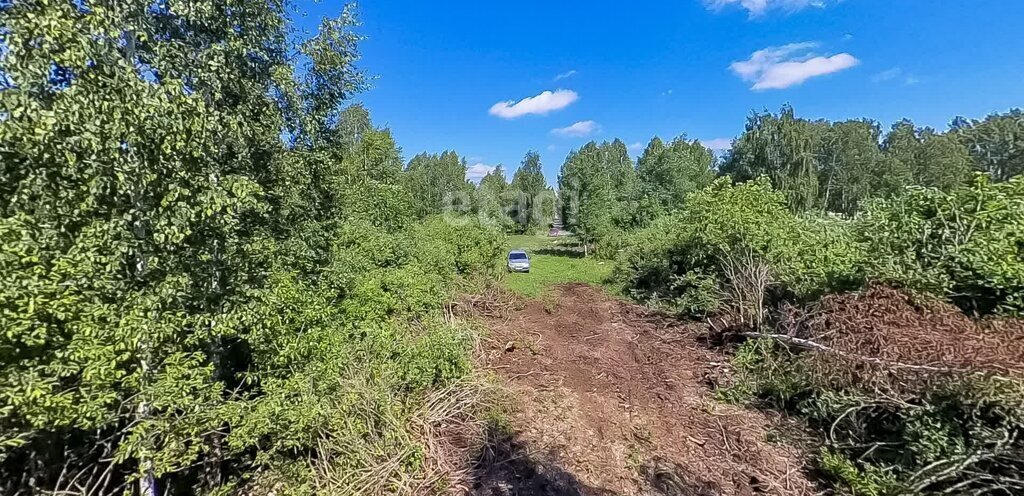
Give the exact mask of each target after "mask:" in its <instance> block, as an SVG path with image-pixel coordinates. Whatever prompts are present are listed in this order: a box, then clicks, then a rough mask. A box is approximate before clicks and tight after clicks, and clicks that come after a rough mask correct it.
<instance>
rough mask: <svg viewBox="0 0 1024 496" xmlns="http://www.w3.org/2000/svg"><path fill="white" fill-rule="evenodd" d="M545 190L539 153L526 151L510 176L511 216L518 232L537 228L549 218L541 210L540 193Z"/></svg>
mask: <svg viewBox="0 0 1024 496" xmlns="http://www.w3.org/2000/svg"><path fill="white" fill-rule="evenodd" d="M545 191H547V183H546V182H545V180H544V172H543V171H542V169H541V164H540V154H539V153H537V152H535V151H530V152H527V153H526V156H525V157H524V158H523V163H522V165H520V166H519V169H517V170H516V173H515V175H513V176H512V185H511V187H510V190H509V193H510V196H513V197H514V198H510V199H511V200H512V201H513V205H511V206H512V208H513V212H512V217H513V219H514V220H515V221H516V223H517V224H518V226H519V231H520V232H526V231H528V230H531V229H537V228H538V227H542V226H544V225H546V224H547V223H548V222H550V221H551V219H550V218H549V217H548V218H545V217H544V212H543V211H542V208H541V207H542V202H543V201H544V197H543V196H542V194H543V193H544V192H545Z"/></svg>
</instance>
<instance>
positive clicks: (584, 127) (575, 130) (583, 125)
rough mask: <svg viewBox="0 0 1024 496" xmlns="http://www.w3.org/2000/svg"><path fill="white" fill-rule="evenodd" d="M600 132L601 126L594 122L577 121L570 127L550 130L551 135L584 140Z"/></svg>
mask: <svg viewBox="0 0 1024 496" xmlns="http://www.w3.org/2000/svg"><path fill="white" fill-rule="evenodd" d="M600 131H601V125H600V124H598V123H596V122H594V121H579V122H577V123H575V124H573V125H571V126H566V127H560V128H557V129H552V130H551V134H553V135H555V136H561V137H563V138H584V137H587V136H590V135H592V134H594V133H598V132H600Z"/></svg>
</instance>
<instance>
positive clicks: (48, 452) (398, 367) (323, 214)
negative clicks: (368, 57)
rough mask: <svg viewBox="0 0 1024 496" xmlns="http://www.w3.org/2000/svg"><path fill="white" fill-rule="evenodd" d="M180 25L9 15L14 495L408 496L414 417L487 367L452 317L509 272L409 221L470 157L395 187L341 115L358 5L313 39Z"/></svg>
mask: <svg viewBox="0 0 1024 496" xmlns="http://www.w3.org/2000/svg"><path fill="white" fill-rule="evenodd" d="M179 7H180V6H173V5H169V4H163V3H157V4H133V5H124V2H110V1H97V2H88V4H87V5H85V4H70V3H54V2H21V1H18V2H8V3H7V4H5V5H4V6H3V7H2V8H0V26H2V27H0V31H2V33H3V38H4V43H3V44H4V49H3V50H0V73H2V74H3V77H4V79H5V88H4V90H3V91H2V92H0V114H2V115H3V118H2V119H0V142H2V143H3V145H2V146H0V240H2V244H0V246H2V248H0V282H2V287H0V328H2V329H3V331H4V332H3V333H2V334H0V492H4V493H11V494H20V493H36V492H64V491H76V492H82V493H93V494H113V493H135V492H138V493H144V494H148V493H149V492H150V491H152V492H153V493H154V494H156V493H163V492H164V490H165V488H166V487H172V488H173V490H174V491H175V492H181V493H186V492H187V493H197V494H200V493H220V494H224V493H228V492H237V493H245V494H253V493H262V492H276V493H291V494H311V493H313V492H316V491H323V492H326V493H331V494H336V493H339V492H341V493H343V492H346V491H347V492H350V493H356V492H359V491H360V489H361V487H359V486H353V485H351V484H350V485H342V486H337V487H334V486H331V485H330V484H329V483H327V482H325V481H330V480H337V477H338V476H340V477H341V478H342V479H345V480H359V479H358V477H355V475H354V474H361V473H365V472H367V471H372V470H373V469H374V467H375V465H374V464H385V463H392V462H395V463H397V466H398V467H400V468H399V469H397V470H398V471H397V472H388V473H386V474H381V477H380V478H379V479H380V480H379V481H377V482H375V483H380V484H382V486H383V487H391V485H395V484H397V482H396V481H400V480H408V479H409V478H410V477H415V476H416V473H417V471H418V470H420V469H421V468H422V464H423V447H422V446H420V445H419V444H418V441H417V439H416V437H415V436H414V435H413V431H412V429H413V426H412V425H411V423H410V415H411V413H410V412H412V411H414V410H416V409H417V408H418V407H419V402H420V401H421V399H422V397H423V395H424V394H426V393H427V392H428V391H430V390H432V389H435V388H439V387H444V386H446V385H449V384H452V383H454V382H456V381H458V380H459V379H461V378H462V377H463V376H464V375H465V374H466V372H467V371H468V369H469V361H468V350H469V345H470V341H469V338H468V335H467V334H466V332H465V331H463V330H461V329H457V328H453V327H452V326H451V325H450V324H448V323H446V322H445V321H444V319H443V312H442V307H443V304H444V302H445V301H446V300H447V299H448V298H449V296H450V293H451V291H452V285H453V284H455V283H456V281H457V279H458V278H460V277H471V276H473V275H475V274H486V273H491V274H493V272H494V271H495V270H496V268H497V267H498V266H499V265H498V264H499V263H500V258H501V243H502V239H501V237H500V235H498V233H496V232H495V231H494V230H491V229H485V228H484V227H482V226H480V225H479V223H477V222H475V221H473V220H466V221H463V220H461V219H459V218H457V217H450V218H447V219H439V218H436V219H435V218H431V219H426V220H424V221H423V222H420V223H416V222H415V220H416V219H417V217H426V216H427V214H430V213H437V212H440V211H441V208H442V207H443V206H445V205H444V204H443V203H442V202H443V200H444V199H445V194H446V193H448V192H460V191H466V190H467V188H468V183H466V182H465V179H464V175H465V164H464V162H463V161H462V160H461V159H459V158H458V156H457V155H455V154H454V153H447V154H444V155H442V156H441V157H422V158H421V159H420V160H419V161H418V162H417V164H413V165H411V166H410V168H409V170H408V171H403V170H402V159H401V156H400V153H399V150H398V148H397V146H396V145H395V143H394V140H393V138H392V136H391V134H390V132H389V131H388V130H386V129H377V128H375V127H374V126H373V125H372V124H371V122H370V119H369V115H368V113H367V112H366V111H365V109H362V108H361V107H358V106H356V107H349V108H344V107H343V106H342V103H343V100H345V99H346V98H348V97H349V96H350V95H351V94H352V93H353V92H356V91H358V90H359V89H361V88H362V87H363V86H364V84H365V79H364V77H363V75H362V73H361V72H360V71H359V70H358V68H357V67H356V66H355V65H354V62H355V61H356V60H357V59H358V51H357V50H356V48H357V47H356V45H357V43H358V41H359V39H360V37H359V35H358V34H356V33H355V32H354V28H355V25H356V22H355V19H354V16H353V15H352V11H351V10H349V9H345V10H344V11H342V13H341V15H340V16H339V17H338V18H335V19H328V20H325V21H324V22H323V23H322V25H321V28H320V30H319V32H318V33H317V34H315V35H314V36H313V37H312V38H309V39H306V40H302V39H297V38H296V37H294V36H293V33H292V32H291V31H290V29H291V25H290V21H289V19H288V18H287V16H286V9H285V7H284V5H283V4H281V3H278V2H270V3H267V2H253V1H241V2H231V3H230V4H225V3H223V2H212V1H203V0H200V1H198V2H192V3H190V4H189V8H186V9H183V8H179ZM293 56H294V57H295V58H294V59H292V58H289V57H293ZM296 74H300V75H301V76H296ZM328 474H330V475H332V477H327V475H328ZM133 486H137V487H133ZM396 487H397V486H396Z"/></svg>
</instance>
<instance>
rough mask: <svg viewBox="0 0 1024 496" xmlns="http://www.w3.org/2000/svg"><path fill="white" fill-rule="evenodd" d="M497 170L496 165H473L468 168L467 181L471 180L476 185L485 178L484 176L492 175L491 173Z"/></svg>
mask: <svg viewBox="0 0 1024 496" xmlns="http://www.w3.org/2000/svg"><path fill="white" fill-rule="evenodd" d="M496 168H497V166H496V165H487V164H484V163H476V164H473V165H471V166H469V167H467V168H466V179H469V180H470V181H473V182H474V183H479V182H480V180H481V179H483V178H484V176H486V175H487V174H490V173H491V171H493V170H494V169H496Z"/></svg>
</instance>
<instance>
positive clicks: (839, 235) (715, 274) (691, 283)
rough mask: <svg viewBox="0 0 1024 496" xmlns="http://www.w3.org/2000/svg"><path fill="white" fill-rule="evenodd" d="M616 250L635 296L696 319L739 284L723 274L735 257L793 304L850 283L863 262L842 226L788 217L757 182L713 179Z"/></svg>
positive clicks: (779, 198)
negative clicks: (760, 270)
mask: <svg viewBox="0 0 1024 496" xmlns="http://www.w3.org/2000/svg"><path fill="white" fill-rule="evenodd" d="M623 244H624V245H625V246H626V248H624V249H623V251H622V253H621V255H620V257H619V260H618V263H617V266H616V270H615V277H616V279H618V280H619V281H620V282H622V283H623V284H624V285H626V287H628V288H630V291H631V293H632V294H633V296H634V297H636V298H638V299H640V300H643V301H647V302H650V303H656V304H658V305H661V306H664V307H666V308H670V309H673V310H676V311H679V312H684V313H695V314H701V313H707V312H713V311H715V310H717V309H718V308H719V307H720V306H721V305H722V303H723V299H725V297H726V290H727V286H730V285H733V286H735V285H736V284H737V283H738V281H736V280H733V279H735V277H732V276H730V275H729V274H727V272H729V271H727V268H728V266H729V264H730V261H735V260H737V257H741V258H743V259H744V260H749V261H751V262H752V263H753V264H755V265H763V266H764V267H765V269H766V271H767V277H766V278H767V280H768V285H767V286H768V288H762V289H769V290H771V291H772V292H774V293H780V292H791V293H793V294H795V295H796V296H797V297H799V298H812V297H814V296H816V295H820V294H822V293H824V292H827V291H830V290H833V289H837V288H844V287H847V286H850V285H852V284H856V281H858V278H857V267H858V264H859V262H860V260H861V258H862V252H861V250H860V249H859V247H858V245H857V244H856V243H854V241H853V238H852V233H851V231H850V226H849V224H848V223H847V222H846V221H843V220H840V219H835V218H817V217H798V216H796V215H794V214H792V213H790V212H789V209H788V208H787V206H786V199H785V197H784V196H783V195H782V194H781V193H779V192H777V191H774V190H773V189H772V187H771V185H770V184H769V182H768V180H767V179H763V178H762V179H760V180H757V181H752V182H747V183H743V184H738V185H733V184H732V183H731V181H730V180H729V179H728V178H723V179H719V180H717V181H716V182H715V183H714V184H713V185H712V186H710V187H708V188H706V189H704V190H702V191H700V192H698V193H694V194H691V195H690V196H689V197H688V199H687V201H686V203H685V205H683V207H682V208H681V209H680V210H679V211H678V212H676V213H674V214H671V215H668V216H665V217H662V218H659V219H657V220H655V221H654V222H653V223H652V224H651V225H650V226H649V227H647V228H645V229H643V230H640V231H638V232H636V233H634V234H633V235H632V236H631V238H630V239H629V240H628V242H625V243H623ZM733 265H736V264H733ZM747 265H749V264H744V265H743V267H740V268H741V269H747V268H749V267H747ZM734 275H735V274H733V276H734Z"/></svg>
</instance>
